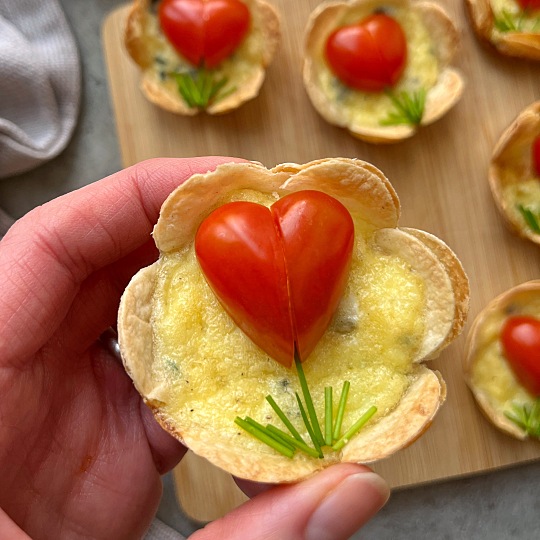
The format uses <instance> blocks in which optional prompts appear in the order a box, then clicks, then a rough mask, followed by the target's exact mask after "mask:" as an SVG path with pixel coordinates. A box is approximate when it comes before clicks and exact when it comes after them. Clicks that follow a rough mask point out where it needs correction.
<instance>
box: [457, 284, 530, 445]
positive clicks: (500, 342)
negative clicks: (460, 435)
mask: <svg viewBox="0 0 540 540" xmlns="http://www.w3.org/2000/svg"><path fill="white" fill-rule="evenodd" d="M465 366H466V367H465V373H466V378H467V383H468V385H469V387H470V389H471V390H472V392H473V395H474V397H475V399H476V402H477V403H478V405H479V406H480V408H481V410H482V412H483V413H484V414H485V415H486V417H487V418H488V419H489V420H490V421H491V422H492V423H493V424H494V425H495V426H496V427H497V428H499V429H500V430H502V431H503V432H505V433H506V434H508V435H511V436H513V437H516V438H517V439H527V438H540V280H533V281H528V282H526V283H523V284H521V285H518V286H516V287H514V288H512V289H510V290H508V291H506V292H504V293H503V294H501V295H500V296H498V297H497V298H495V299H494V300H493V301H491V302H490V303H489V304H488V305H487V306H486V307H485V308H484V309H483V310H482V312H481V313H480V314H479V315H478V316H477V318H476V319H475V321H474V322H473V324H472V326H471V329H470V332H469V335H468V337H467V343H466V364H465Z"/></svg>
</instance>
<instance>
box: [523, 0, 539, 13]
mask: <svg viewBox="0 0 540 540" xmlns="http://www.w3.org/2000/svg"><path fill="white" fill-rule="evenodd" d="M517 3H518V4H519V5H520V6H521V9H523V10H530V11H535V10H537V9H540V0H517Z"/></svg>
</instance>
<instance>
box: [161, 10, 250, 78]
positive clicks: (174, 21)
mask: <svg viewBox="0 0 540 540" xmlns="http://www.w3.org/2000/svg"><path fill="white" fill-rule="evenodd" d="M158 18H159V23H160V26H161V28H162V30H163V33H164V34H165V36H166V37H167V39H168V40H169V41H170V42H171V44H172V45H173V47H174V48H175V49H176V50H177V51H178V52H179V53H180V54H181V55H182V56H183V57H184V58H185V59H186V60H187V61H188V62H189V63H190V64H192V65H193V66H195V67H201V66H204V67H206V68H209V69H212V68H214V67H216V66H218V65H219V64H220V63H221V62H223V60H225V59H226V58H228V57H229V56H231V54H232V53H233V52H234V51H235V50H236V49H237V47H238V46H239V45H240V43H242V40H243V39H244V37H245V35H246V34H247V32H248V30H249V25H250V22H251V14H250V12H249V9H248V7H247V6H246V5H245V4H244V3H243V2H241V1H240V0H163V1H162V2H161V4H160V5H159V9H158Z"/></svg>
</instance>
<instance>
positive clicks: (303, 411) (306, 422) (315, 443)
mask: <svg viewBox="0 0 540 540" xmlns="http://www.w3.org/2000/svg"><path fill="white" fill-rule="evenodd" d="M295 395H296V401H297V402H298V408H299V409H300V414H301V415H302V420H303V421H304V425H305V426H306V429H307V432H308V433H309V438H310V439H311V442H312V443H313V446H314V447H315V450H317V452H318V453H319V457H323V453H322V450H321V445H320V444H319V442H318V441H317V437H315V433H314V431H313V428H312V427H311V424H310V423H309V419H308V417H307V414H306V409H304V405H303V404H302V400H301V399H300V396H299V395H298V392H296V393H295Z"/></svg>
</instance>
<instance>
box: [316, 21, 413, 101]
mask: <svg viewBox="0 0 540 540" xmlns="http://www.w3.org/2000/svg"><path fill="white" fill-rule="evenodd" d="M325 55H326V59H327V61H328V64H329V66H330V69H331V70H332V71H333V72H334V74H335V75H336V76H337V77H338V78H339V79H340V80H341V81H342V82H343V83H344V84H345V85H347V86H349V87H351V88H354V89H356V90H362V91H364V92H380V91H382V90H384V89H385V88H387V87H392V86H394V85H395V84H396V83H397V82H398V81H399V79H400V78H401V75H402V74H403V71H404V69H405V65H406V63H407V38H406V37H405V33H404V32H403V29H402V28H401V25H400V24H399V23H398V22H397V21H396V20H395V19H393V18H392V17H389V16H388V15H384V14H382V13H376V14H374V15H370V16H369V17H367V18H365V19H363V20H362V21H360V22H358V23H356V24H351V25H347V26H342V27H340V28H337V29H336V30H334V32H332V34H330V36H329V37H328V39H327V41H326V46H325Z"/></svg>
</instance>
